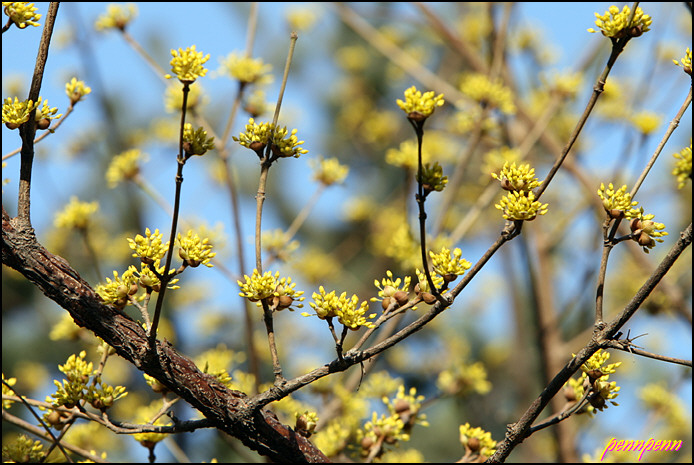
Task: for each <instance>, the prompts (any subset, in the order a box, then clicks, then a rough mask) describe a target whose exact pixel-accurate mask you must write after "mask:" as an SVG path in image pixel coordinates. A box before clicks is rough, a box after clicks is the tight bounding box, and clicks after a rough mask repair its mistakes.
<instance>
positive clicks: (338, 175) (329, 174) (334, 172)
mask: <svg viewBox="0 0 694 465" xmlns="http://www.w3.org/2000/svg"><path fill="white" fill-rule="evenodd" d="M312 165H313V167H314V173H313V179H315V180H317V181H320V182H321V183H322V184H324V185H326V186H330V185H332V184H340V183H341V182H342V181H344V180H345V178H346V177H347V174H348V173H349V167H347V166H345V165H341V164H340V162H339V160H338V159H337V158H328V159H323V158H321V159H320V160H316V161H313V163H312Z"/></svg>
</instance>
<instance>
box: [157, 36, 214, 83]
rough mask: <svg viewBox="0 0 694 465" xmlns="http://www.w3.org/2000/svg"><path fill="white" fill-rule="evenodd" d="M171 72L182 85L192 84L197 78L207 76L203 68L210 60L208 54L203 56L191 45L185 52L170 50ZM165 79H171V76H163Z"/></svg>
mask: <svg viewBox="0 0 694 465" xmlns="http://www.w3.org/2000/svg"><path fill="white" fill-rule="evenodd" d="M171 56H172V57H173V58H172V59H171V62H170V64H171V71H172V72H173V74H175V75H176V77H178V80H179V81H181V82H183V83H191V82H194V81H195V80H196V79H197V78H198V77H200V76H204V75H205V74H207V69H206V68H205V67H204V66H203V65H204V64H205V63H206V62H207V60H209V59H210V55H209V53H208V54H207V55H205V56H203V54H202V52H198V51H197V50H196V49H195V45H192V46H190V47H188V48H186V49H185V50H183V49H180V48H179V49H178V51H176V50H173V49H172V50H171ZM164 77H165V78H166V79H171V78H172V77H173V76H172V75H171V74H166V75H165V76H164Z"/></svg>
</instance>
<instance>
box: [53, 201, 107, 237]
mask: <svg viewBox="0 0 694 465" xmlns="http://www.w3.org/2000/svg"><path fill="white" fill-rule="evenodd" d="M98 209H99V202H80V201H79V200H77V197H75V196H72V197H71V198H70V203H69V204H68V205H66V206H65V208H64V209H63V210H62V211H59V212H58V213H57V214H56V215H55V221H54V224H55V227H56V228H73V229H83V230H85V229H87V227H88V226H89V224H90V222H91V219H92V216H93V215H94V213H96V211H97V210H98Z"/></svg>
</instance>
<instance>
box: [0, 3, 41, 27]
mask: <svg viewBox="0 0 694 465" xmlns="http://www.w3.org/2000/svg"><path fill="white" fill-rule="evenodd" d="M2 6H4V7H5V8H4V11H5V14H6V15H7V16H9V18H10V21H12V22H13V23H14V24H16V25H17V27H18V28H19V29H24V28H25V27H27V26H40V24H39V23H37V22H36V21H38V20H39V19H41V15H40V14H37V13H35V12H36V10H37V8H36V7H34V4H33V3H27V2H2Z"/></svg>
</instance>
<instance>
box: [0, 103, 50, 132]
mask: <svg viewBox="0 0 694 465" xmlns="http://www.w3.org/2000/svg"><path fill="white" fill-rule="evenodd" d="M40 103H41V97H39V99H38V101H37V102H36V103H34V102H32V101H31V100H27V101H24V102H20V101H19V99H18V98H17V97H15V98H14V102H13V101H12V99H11V98H9V97H8V98H6V99H5V101H4V102H3V104H2V122H3V124H5V126H7V129H17V128H18V127H19V126H21V125H22V124H23V123H26V122H27V121H29V113H31V111H32V110H33V109H35V108H36V107H38V106H39V104H40Z"/></svg>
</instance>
